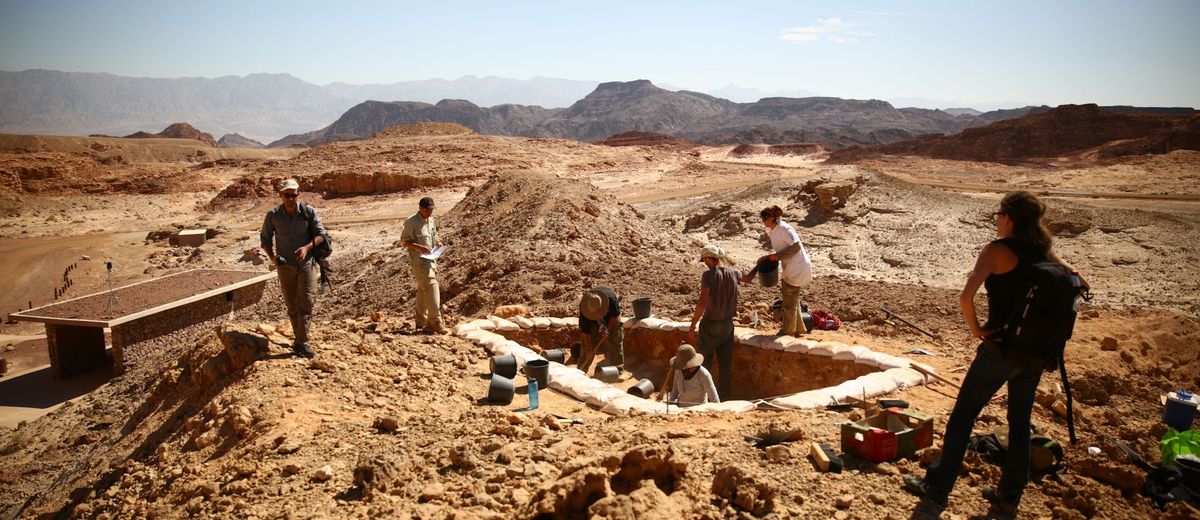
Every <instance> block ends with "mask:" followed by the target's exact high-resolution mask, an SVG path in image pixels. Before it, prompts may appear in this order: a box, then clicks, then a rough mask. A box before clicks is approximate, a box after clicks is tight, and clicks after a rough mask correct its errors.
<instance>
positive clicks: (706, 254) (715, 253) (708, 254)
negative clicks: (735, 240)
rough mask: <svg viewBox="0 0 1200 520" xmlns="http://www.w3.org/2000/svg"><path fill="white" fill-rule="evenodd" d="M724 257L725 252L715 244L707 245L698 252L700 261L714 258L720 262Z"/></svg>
mask: <svg viewBox="0 0 1200 520" xmlns="http://www.w3.org/2000/svg"><path fill="white" fill-rule="evenodd" d="M724 257H725V252H724V251H722V250H721V246H718V245H716V244H708V245H706V246H704V248H703V249H701V250H700V260H701V261H703V260H704V259H705V258H716V259H717V260H720V259H722V258H724Z"/></svg>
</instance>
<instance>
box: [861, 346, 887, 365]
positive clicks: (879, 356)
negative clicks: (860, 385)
mask: <svg viewBox="0 0 1200 520" xmlns="http://www.w3.org/2000/svg"><path fill="white" fill-rule="evenodd" d="M892 357H893V356H892V355H891V354H884V353H883V352H875V351H872V350H869V351H867V352H864V353H863V354H862V355H860V356H858V358H857V359H855V360H854V362H855V363H858V364H860V365H866V366H869V367H878V366H881V365H882V361H884V360H888V359H891V358H892Z"/></svg>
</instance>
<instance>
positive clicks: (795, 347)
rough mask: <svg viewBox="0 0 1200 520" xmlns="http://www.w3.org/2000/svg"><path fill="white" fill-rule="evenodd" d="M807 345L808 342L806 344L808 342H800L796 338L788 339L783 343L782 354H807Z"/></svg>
mask: <svg viewBox="0 0 1200 520" xmlns="http://www.w3.org/2000/svg"><path fill="white" fill-rule="evenodd" d="M809 343H810V342H808V341H804V340H800V339H796V338H790V339H788V340H786V341H784V342H783V350H784V352H793V353H796V354H807V353H808V345H809Z"/></svg>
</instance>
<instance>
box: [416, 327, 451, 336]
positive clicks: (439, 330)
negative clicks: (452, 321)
mask: <svg viewBox="0 0 1200 520" xmlns="http://www.w3.org/2000/svg"><path fill="white" fill-rule="evenodd" d="M421 332H424V333H425V334H429V335H431V336H441V335H443V334H449V333H450V330H449V329H447V328H446V327H442V326H440V325H439V326H437V327H425V328H423V329H421Z"/></svg>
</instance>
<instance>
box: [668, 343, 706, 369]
mask: <svg viewBox="0 0 1200 520" xmlns="http://www.w3.org/2000/svg"><path fill="white" fill-rule="evenodd" d="M702 364H704V354H699V353H697V352H696V347H693V346H691V345H688V344H687V343H684V344H682V345H680V346H679V348H678V349H677V350H675V357H673V358H671V368H674V369H675V370H687V369H689V368H695V367H698V366H700V365H702Z"/></svg>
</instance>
